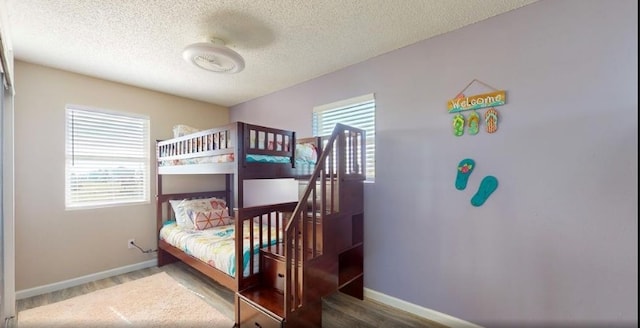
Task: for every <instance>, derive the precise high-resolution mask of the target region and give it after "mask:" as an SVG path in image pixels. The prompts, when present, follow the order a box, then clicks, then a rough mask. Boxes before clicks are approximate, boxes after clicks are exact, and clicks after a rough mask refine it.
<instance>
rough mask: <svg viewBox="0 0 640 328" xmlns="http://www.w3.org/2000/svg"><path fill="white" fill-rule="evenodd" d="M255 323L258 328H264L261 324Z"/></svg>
mask: <svg viewBox="0 0 640 328" xmlns="http://www.w3.org/2000/svg"><path fill="white" fill-rule="evenodd" d="M254 323H255V324H256V327H258V328H262V325H261V324H259V323H257V322H254Z"/></svg>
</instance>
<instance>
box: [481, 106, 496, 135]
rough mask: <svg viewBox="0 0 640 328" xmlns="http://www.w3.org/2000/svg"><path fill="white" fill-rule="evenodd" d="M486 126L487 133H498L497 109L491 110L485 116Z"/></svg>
mask: <svg viewBox="0 0 640 328" xmlns="http://www.w3.org/2000/svg"><path fill="white" fill-rule="evenodd" d="M484 121H485V123H486V124H485V126H486V127H487V133H494V132H496V131H498V111H497V110H496V109H495V108H489V109H488V110H487V112H486V113H485V114H484Z"/></svg>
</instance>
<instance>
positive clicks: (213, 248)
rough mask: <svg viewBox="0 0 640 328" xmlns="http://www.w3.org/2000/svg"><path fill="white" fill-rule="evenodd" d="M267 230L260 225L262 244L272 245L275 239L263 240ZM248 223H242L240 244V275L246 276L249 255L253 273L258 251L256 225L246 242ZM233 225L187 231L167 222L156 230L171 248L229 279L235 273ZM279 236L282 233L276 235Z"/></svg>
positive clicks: (257, 225) (265, 226) (257, 228)
mask: <svg viewBox="0 0 640 328" xmlns="http://www.w3.org/2000/svg"><path fill="white" fill-rule="evenodd" d="M268 228H269V227H268V226H267V225H262V229H263V230H262V236H263V238H264V239H265V240H264V245H266V244H269V245H273V244H276V243H277V242H278V240H276V239H275V237H274V238H271V240H269V241H267V240H266V238H267V232H268V230H267V229H268ZM249 229H250V227H249V224H248V222H245V224H244V231H243V233H242V235H243V236H244V241H243V256H242V260H243V275H244V276H245V277H246V276H248V275H249V268H248V265H249V255H250V254H251V252H250V251H251V250H252V253H253V255H254V260H253V263H254V272H258V271H259V269H258V263H259V262H258V253H259V249H260V225H259V224H254V226H253V236H254V238H253V242H251V241H250V240H249ZM234 230H235V224H234V223H232V224H230V225H222V226H217V227H213V228H210V229H206V230H191V229H184V228H181V227H178V225H177V224H176V222H175V221H167V223H166V224H165V225H164V226H163V227H162V229H160V239H162V240H164V241H166V242H167V243H169V244H171V245H173V246H174V247H177V248H179V249H181V250H182V251H184V252H185V253H186V254H189V255H191V256H193V257H195V258H197V259H199V260H201V261H203V262H205V263H208V264H209V265H211V266H213V267H215V268H217V269H218V270H220V271H222V272H225V273H226V274H228V275H230V276H235V274H236V256H235V247H236V241H235V232H234ZM271 233H272V234H273V235H275V228H274V227H272V228H271ZM279 235H280V236H282V232H280V234H279Z"/></svg>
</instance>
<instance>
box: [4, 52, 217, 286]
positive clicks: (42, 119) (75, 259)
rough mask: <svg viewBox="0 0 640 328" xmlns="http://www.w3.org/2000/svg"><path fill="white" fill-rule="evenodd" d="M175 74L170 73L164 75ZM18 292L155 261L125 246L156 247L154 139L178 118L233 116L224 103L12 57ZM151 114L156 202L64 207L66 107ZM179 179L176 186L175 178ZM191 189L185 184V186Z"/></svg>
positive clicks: (203, 120) (200, 182) (211, 120)
mask: <svg viewBox="0 0 640 328" xmlns="http://www.w3.org/2000/svg"><path fill="white" fill-rule="evenodd" d="M167 78H170V77H167ZM15 83H16V95H15V166H16V169H15V202H16V229H15V230H16V242H15V245H16V257H15V258H16V290H17V291H20V290H24V289H29V288H34V287H40V286H43V285H47V284H51V283H56V282H61V281H64V280H68V279H73V278H77V277H82V276H84V275H88V274H94V273H97V272H102V271H105V270H110V269H114V268H119V267H123V266H126V265H131V264H136V263H140V262H144V261H148V260H152V259H153V258H154V257H155V254H153V255H148V254H142V253H141V252H139V251H137V250H134V249H128V248H127V244H126V243H127V240H128V239H130V238H135V240H136V243H138V244H139V245H141V246H142V247H143V248H145V249H148V248H153V249H155V248H156V245H157V241H156V226H155V203H154V195H155V165H153V158H154V156H155V150H154V149H155V148H154V147H155V145H154V142H153V141H154V140H156V139H166V138H170V137H171V136H172V127H173V126H174V125H175V124H186V125H190V126H193V127H196V128H201V129H204V128H209V127H213V126H216V125H220V124H225V123H227V122H229V110H228V109H227V108H225V107H221V106H217V105H213V104H208V103H203V102H199V101H194V100H190V99H186V98H179V97H175V96H171V95H167V94H163V93H158V92H154V91H149V90H146V89H141V88H136V87H132V86H127V85H123V84H118V83H113V82H108V81H104V80H100V79H95V78H90V77H87V76H83V75H78V74H73V73H69V72H65V71H60V70H56V69H51V68H47V67H43V66H38V65H33V64H30V63H25V62H21V61H16V63H15ZM66 104H76V105H82V106H87V107H93V108H102V109H110V110H116V111H123V112H131V113H139V114H143V115H147V116H148V117H149V118H150V120H151V140H152V142H151V145H150V147H151V157H152V158H151V163H152V165H151V191H150V194H151V201H150V203H149V204H144V205H131V206H120V207H109V208H101V209H91V210H70V211H68V210H65V207H64V204H65V202H64V178H65V168H64V165H65V164H64V163H65V130H64V128H65V105H66ZM178 182H179V184H178ZM187 184H188V185H189V187H188V188H185V186H186V185H187ZM163 187H164V189H165V190H164V191H165V192H168V191H172V192H173V191H182V190H191V191H198V190H214V189H222V188H224V180H223V179H222V178H221V177H213V176H212V177H207V178H203V177H202V176H199V177H192V178H186V177H184V178H183V177H181V178H180V179H167V180H165V182H164V184H163Z"/></svg>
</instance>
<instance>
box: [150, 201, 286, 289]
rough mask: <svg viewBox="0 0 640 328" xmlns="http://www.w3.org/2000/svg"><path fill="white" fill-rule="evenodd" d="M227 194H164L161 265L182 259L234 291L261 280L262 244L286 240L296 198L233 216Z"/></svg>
mask: <svg viewBox="0 0 640 328" xmlns="http://www.w3.org/2000/svg"><path fill="white" fill-rule="evenodd" d="M225 195H226V191H214V192H196V193H180V194H166V195H158V209H157V210H158V217H157V224H158V266H162V265H165V264H169V263H172V262H175V261H178V260H179V261H182V262H184V263H185V264H187V265H189V266H191V267H193V268H194V269H196V270H198V271H200V272H202V273H203V274H205V275H207V276H208V277H210V278H212V279H213V280H215V281H217V282H218V283H220V284H221V285H223V286H225V287H227V288H229V289H231V290H233V291H238V290H240V289H242V288H246V287H249V286H251V285H254V284H256V282H257V280H258V277H257V274H258V272H259V271H260V261H261V260H260V256H259V252H260V249H261V248H263V247H267V246H270V245H276V244H278V243H281V242H282V240H283V236H284V234H283V228H284V226H285V225H286V222H285V213H287V212H292V211H293V209H294V208H295V205H296V203H295V202H292V203H283V204H276V205H266V206H256V207H253V208H245V209H242V211H235V213H236V214H235V217H230V216H229V214H228V209H227V208H226V206H225V205H226V201H225ZM240 213H243V214H242V217H240ZM238 241H242V242H238ZM236 254H238V256H236ZM238 268H242V269H240V270H238Z"/></svg>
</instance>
